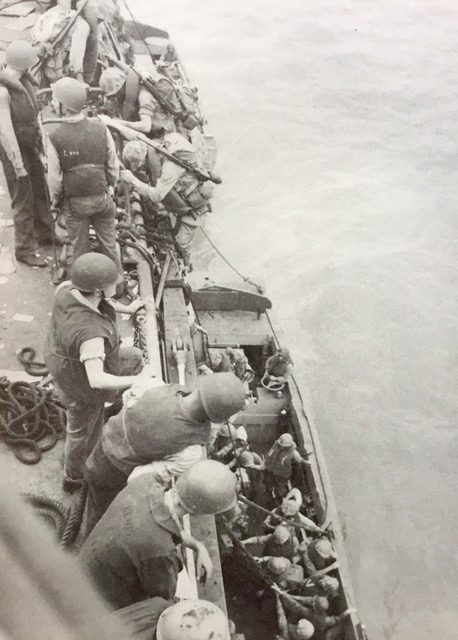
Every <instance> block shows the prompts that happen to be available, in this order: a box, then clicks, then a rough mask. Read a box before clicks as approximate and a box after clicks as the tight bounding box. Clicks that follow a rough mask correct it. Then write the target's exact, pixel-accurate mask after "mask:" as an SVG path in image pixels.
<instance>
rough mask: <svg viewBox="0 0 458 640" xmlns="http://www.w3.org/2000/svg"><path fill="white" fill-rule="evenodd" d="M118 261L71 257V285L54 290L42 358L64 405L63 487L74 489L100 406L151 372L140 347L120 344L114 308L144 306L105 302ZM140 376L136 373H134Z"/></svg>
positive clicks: (91, 255) (98, 421) (96, 433)
mask: <svg viewBox="0 0 458 640" xmlns="http://www.w3.org/2000/svg"><path fill="white" fill-rule="evenodd" d="M116 279H117V269H116V265H115V264H114V263H113V262H112V261H111V260H110V259H109V258H107V257H106V256H103V255H101V254H97V253H87V254H85V255H83V256H81V257H80V258H78V259H77V260H75V262H74V264H73V267H72V271H71V283H70V284H68V283H63V284H62V285H61V286H60V288H59V289H58V290H57V292H56V298H55V301H54V307H53V311H52V317H51V323H50V327H49V331H48V338H47V343H46V346H45V361H46V364H47V366H48V368H49V371H50V372H51V374H52V375H53V377H54V380H55V383H56V387H57V390H58V392H59V394H60V396H61V398H62V400H63V403H64V404H65V406H66V408H67V437H66V440H65V450H64V489H66V490H70V491H71V490H72V489H75V488H78V487H79V486H80V485H81V483H82V481H83V468H84V463H85V460H86V458H87V456H88V455H89V453H90V452H91V449H92V448H93V446H94V445H95V443H96V442H97V439H98V437H99V435H100V430H101V428H102V425H103V411H104V404H105V401H107V400H113V391H116V390H123V389H126V388H127V387H129V386H130V385H132V384H133V383H135V382H136V381H137V380H138V379H139V376H140V377H141V378H143V376H146V377H147V376H151V369H150V368H149V367H145V369H144V370H143V372H141V373H140V371H141V369H142V364H143V358H142V354H141V351H140V350H139V349H136V348H135V347H123V346H121V344H120V343H121V339H120V336H119V330H118V328H117V324H116V314H115V310H118V311H122V312H123V313H135V311H137V310H138V308H139V307H140V306H141V305H142V302H141V301H134V302H133V303H132V304H131V305H130V306H125V305H121V304H119V303H116V302H108V301H107V299H109V298H110V296H111V295H113V293H114V285H115V282H116ZM137 374H138V375H137Z"/></svg>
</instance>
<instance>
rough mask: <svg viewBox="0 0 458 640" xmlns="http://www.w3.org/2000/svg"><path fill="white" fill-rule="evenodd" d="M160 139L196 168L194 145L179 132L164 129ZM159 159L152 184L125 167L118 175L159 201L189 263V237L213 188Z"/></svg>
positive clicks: (139, 191)
mask: <svg viewBox="0 0 458 640" xmlns="http://www.w3.org/2000/svg"><path fill="white" fill-rule="evenodd" d="M161 140H162V146H163V148H164V150H165V151H167V152H168V153H169V154H171V155H172V156H176V157H177V159H181V160H183V161H185V162H187V163H188V164H190V165H191V166H192V167H195V168H196V169H198V168H199V160H198V156H197V152H196V150H195V148H194V146H193V145H192V144H191V143H190V142H188V140H186V138H184V137H183V136H182V135H180V134H179V133H167V134H165V135H164V136H162V138H161ZM145 146H146V145H145ZM145 156H146V153H145ZM159 159H160V162H161V167H162V168H161V173H160V176H159V178H158V180H157V183H156V185H155V186H151V185H149V184H147V183H146V182H143V181H142V180H139V179H138V178H136V177H135V176H134V174H133V173H132V172H131V171H129V170H128V169H126V170H122V171H121V179H122V180H124V181H125V182H127V183H129V184H131V185H132V186H133V187H134V189H135V190H136V191H138V193H139V194H140V195H142V196H144V197H145V198H147V199H149V200H151V201H152V202H154V203H159V202H162V204H163V205H164V207H165V208H166V209H167V211H168V212H169V213H170V214H171V217H172V218H173V220H174V223H175V224H174V229H173V234H174V236H175V241H176V243H177V245H178V248H179V250H180V253H181V255H182V257H183V260H184V262H185V264H186V265H188V266H189V264H190V256H191V252H190V248H191V244H192V240H193V238H194V234H195V232H196V229H197V227H200V225H201V223H202V217H203V216H204V215H205V214H206V213H207V212H208V211H210V205H209V200H210V198H211V196H212V193H213V188H212V186H211V185H210V184H208V182H204V183H203V182H201V181H199V180H198V178H197V177H196V176H195V175H194V174H193V173H192V172H191V171H189V170H187V169H184V168H183V167H180V166H179V165H178V164H176V163H175V162H173V161H172V160H170V159H168V158H165V159H164V158H163V157H162V158H161V157H159Z"/></svg>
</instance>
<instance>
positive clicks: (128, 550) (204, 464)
mask: <svg viewBox="0 0 458 640" xmlns="http://www.w3.org/2000/svg"><path fill="white" fill-rule="evenodd" d="M236 501H237V494H236V481H235V477H234V475H233V474H232V473H231V472H230V471H229V469H227V467H225V466H224V465H223V464H221V463H220V462H216V461H214V460H202V461H201V462H198V463H196V464H195V465H194V466H193V467H191V468H190V469H188V470H187V471H186V472H185V473H184V474H183V475H182V476H180V477H179V478H178V480H177V481H176V483H175V486H174V487H173V488H171V489H167V490H165V489H164V486H163V485H161V484H159V483H157V482H156V481H155V480H154V479H152V478H151V476H150V475H149V474H145V475H141V476H139V477H138V478H135V480H133V481H132V482H131V483H129V484H128V486H127V487H126V488H125V489H123V491H121V493H119V495H118V496H117V497H116V498H115V499H114V500H113V502H112V503H111V505H110V506H109V508H108V510H107V511H106V513H105V514H104V515H103V516H102V518H101V519H100V521H99V522H98V523H97V525H96V526H95V528H94V529H93V531H92V532H91V534H90V535H89V537H88V538H87V539H86V541H85V542H84V544H83V546H82V548H81V551H80V555H79V557H80V560H81V562H82V564H83V567H84V568H85V569H86V570H87V572H88V574H89V575H90V576H91V577H92V579H93V581H94V583H95V585H96V586H97V588H98V589H99V592H100V593H101V595H102V596H103V597H104V598H105V600H106V601H107V602H108V603H109V604H110V605H111V606H112V607H113V608H115V609H117V608H120V607H125V606H128V605H130V604H133V603H134V602H139V601H140V600H144V599H145V598H151V597H154V596H160V597H162V598H165V599H170V598H173V597H174V595H175V591H176V586H177V577H178V573H179V572H180V570H181V561H180V558H179V555H178V552H177V545H178V544H179V543H180V542H183V543H184V545H185V546H188V547H190V548H191V549H193V550H194V551H196V553H197V561H196V569H197V572H198V574H199V575H200V574H201V573H203V574H204V575H205V574H206V575H207V576H208V577H210V575H211V571H212V563H211V560H210V556H209V555H208V552H207V550H206V548H205V546H204V544H203V543H202V542H199V541H198V540H196V539H195V538H193V537H192V536H190V535H189V534H187V533H186V532H184V531H183V526H182V519H183V516H184V515H185V514H187V513H190V514H208V515H215V514H218V513H223V512H225V511H228V510H229V509H231V508H233V507H234V505H235V504H236Z"/></svg>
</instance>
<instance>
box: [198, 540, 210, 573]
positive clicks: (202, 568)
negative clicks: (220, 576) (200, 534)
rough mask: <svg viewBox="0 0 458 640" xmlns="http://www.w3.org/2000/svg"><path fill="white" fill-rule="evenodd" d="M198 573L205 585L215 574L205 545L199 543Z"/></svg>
mask: <svg viewBox="0 0 458 640" xmlns="http://www.w3.org/2000/svg"><path fill="white" fill-rule="evenodd" d="M196 572H197V577H198V578H199V580H202V582H204V583H205V581H206V580H208V579H209V578H211V575H212V573H213V563H212V561H211V558H210V554H209V553H208V551H207V548H206V546H205V545H204V544H202V543H199V544H198V548H197V557H196Z"/></svg>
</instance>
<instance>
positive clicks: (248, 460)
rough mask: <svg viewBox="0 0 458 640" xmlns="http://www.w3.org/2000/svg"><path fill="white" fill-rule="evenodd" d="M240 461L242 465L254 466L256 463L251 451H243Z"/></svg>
mask: <svg viewBox="0 0 458 640" xmlns="http://www.w3.org/2000/svg"><path fill="white" fill-rule="evenodd" d="M239 462H240V464H241V465H242V467H252V466H253V464H254V457H253V454H252V453H251V451H242V453H241V454H240V457H239Z"/></svg>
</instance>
